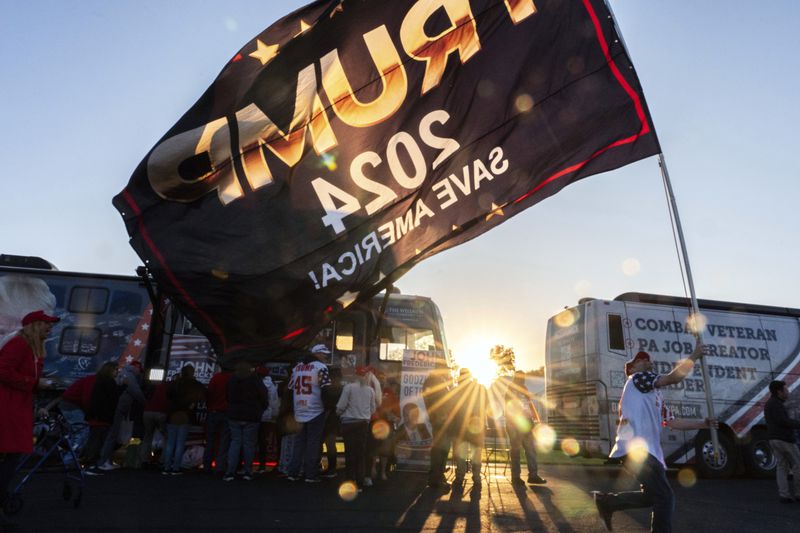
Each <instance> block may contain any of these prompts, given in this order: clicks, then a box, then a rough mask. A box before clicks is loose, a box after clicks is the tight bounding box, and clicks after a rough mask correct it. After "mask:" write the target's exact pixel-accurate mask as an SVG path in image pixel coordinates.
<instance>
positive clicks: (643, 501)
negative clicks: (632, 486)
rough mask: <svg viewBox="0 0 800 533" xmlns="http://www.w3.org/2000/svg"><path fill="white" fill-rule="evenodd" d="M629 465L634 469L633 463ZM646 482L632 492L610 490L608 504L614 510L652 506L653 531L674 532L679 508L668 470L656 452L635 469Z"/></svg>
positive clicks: (639, 478) (636, 473)
mask: <svg viewBox="0 0 800 533" xmlns="http://www.w3.org/2000/svg"><path fill="white" fill-rule="evenodd" d="M625 467H626V468H627V469H629V470H631V471H633V469H631V468H630V466H629V464H628V463H626V465H625ZM633 473H634V475H635V476H636V479H638V480H639V483H641V485H642V490H638V491H631V492H620V493H617V494H613V493H609V494H607V495H606V504H607V505H608V509H609V510H610V511H622V510H625V509H638V508H641V507H652V508H653V514H652V517H651V521H650V530H651V531H652V532H653V533H669V532H671V531H672V513H673V512H674V511H675V495H674V494H673V493H672V487H670V485H669V481H667V471H666V469H665V468H664V466H663V465H662V464H661V463H660V462H659V461H658V459H656V458H655V457H653V456H652V455H648V456H647V459H646V460H645V462H644V463H642V465H641V469H639V471H638V472H635V471H634V472H633Z"/></svg>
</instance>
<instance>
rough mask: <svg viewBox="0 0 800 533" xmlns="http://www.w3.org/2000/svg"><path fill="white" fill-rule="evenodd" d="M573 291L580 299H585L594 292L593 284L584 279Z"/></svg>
mask: <svg viewBox="0 0 800 533" xmlns="http://www.w3.org/2000/svg"><path fill="white" fill-rule="evenodd" d="M572 290H574V291H575V294H577V295H578V296H579V297H580V298H585V297H586V296H589V293H591V292H592V282H591V281H589V280H587V279H582V280H580V281H579V282H578V283H576V284H575V286H574V287H572Z"/></svg>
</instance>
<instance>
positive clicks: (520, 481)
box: [511, 476, 525, 485]
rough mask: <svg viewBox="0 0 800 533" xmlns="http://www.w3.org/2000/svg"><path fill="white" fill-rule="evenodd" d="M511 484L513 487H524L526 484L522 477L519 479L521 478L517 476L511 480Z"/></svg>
mask: <svg viewBox="0 0 800 533" xmlns="http://www.w3.org/2000/svg"><path fill="white" fill-rule="evenodd" d="M511 484H512V485H524V484H525V480H523V479H522V478H521V477H519V476H517V477H512V478H511Z"/></svg>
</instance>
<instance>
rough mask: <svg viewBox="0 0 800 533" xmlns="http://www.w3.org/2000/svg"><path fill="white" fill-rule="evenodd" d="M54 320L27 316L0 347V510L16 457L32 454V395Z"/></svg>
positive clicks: (40, 313) (0, 520)
mask: <svg viewBox="0 0 800 533" xmlns="http://www.w3.org/2000/svg"><path fill="white" fill-rule="evenodd" d="M58 320H59V319H58V318H56V317H54V316H49V315H47V314H45V312H44V311H34V312H33V313H28V314H27V315H25V317H24V318H23V319H22V329H21V330H20V332H19V333H17V334H16V335H14V336H13V337H12V338H11V339H10V340H9V341H8V342H7V343H6V344H5V345H3V347H2V348H0V509H2V507H3V503H4V502H5V499H6V497H7V496H8V488H9V486H10V484H11V479H12V478H13V477H14V471H15V470H16V467H17V464H18V462H19V459H20V456H21V455H22V454H25V453H31V452H33V393H34V391H35V390H36V387H37V386H39V383H40V380H41V375H42V367H43V366H44V356H45V351H44V341H45V339H47V336H48V334H49V333H50V330H51V329H52V327H53V323H55V322H58ZM3 521H5V517H4V516H3V515H1V514H0V524H2V523H3Z"/></svg>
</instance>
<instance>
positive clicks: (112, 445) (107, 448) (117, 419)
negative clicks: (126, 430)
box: [97, 409, 128, 465]
mask: <svg viewBox="0 0 800 533" xmlns="http://www.w3.org/2000/svg"><path fill="white" fill-rule="evenodd" d="M127 418H128V413H127V412H123V411H121V410H119V409H117V411H116V412H115V413H114V421H113V422H111V427H109V429H108V433H107V434H106V440H105V441H104V442H103V448H102V449H101V450H100V458H99V459H98V460H97V464H98V465H102V464H105V463H107V462H109V461H110V460H111V456H112V455H113V454H114V450H116V449H117V437H119V430H120V427H122V421H123V420H125V419H127Z"/></svg>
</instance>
